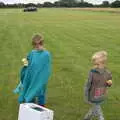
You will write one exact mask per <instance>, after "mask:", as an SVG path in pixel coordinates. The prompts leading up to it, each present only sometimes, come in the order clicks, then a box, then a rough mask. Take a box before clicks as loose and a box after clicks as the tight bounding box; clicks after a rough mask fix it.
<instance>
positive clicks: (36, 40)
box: [32, 34, 44, 46]
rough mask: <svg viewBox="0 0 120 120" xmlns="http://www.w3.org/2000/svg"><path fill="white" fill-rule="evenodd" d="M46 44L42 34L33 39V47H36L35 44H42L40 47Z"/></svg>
mask: <svg viewBox="0 0 120 120" xmlns="http://www.w3.org/2000/svg"><path fill="white" fill-rule="evenodd" d="M43 43H44V38H43V36H42V35H41V34H35V35H34V36H33V37H32V45H33V46H34V45H35V44H40V45H43Z"/></svg>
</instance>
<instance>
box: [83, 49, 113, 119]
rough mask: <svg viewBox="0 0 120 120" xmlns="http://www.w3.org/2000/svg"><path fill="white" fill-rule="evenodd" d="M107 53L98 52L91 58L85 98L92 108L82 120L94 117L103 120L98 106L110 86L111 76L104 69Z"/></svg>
mask: <svg viewBox="0 0 120 120" xmlns="http://www.w3.org/2000/svg"><path fill="white" fill-rule="evenodd" d="M106 60H107V52H105V51H99V52H96V53H95V54H94V55H93V56H92V62H93V64H94V67H93V69H91V70H90V73H89V77H88V81H87V84H86V87H85V97H86V100H87V101H88V103H91V104H92V108H91V109H90V110H89V112H88V113H87V114H86V115H85V117H84V120H91V119H92V117H94V116H96V117H98V119H99V120H104V117H103V113H102V110H101V106H100V104H101V103H102V102H103V101H104V100H105V97H106V92H107V87H110V86H111V85H112V75H111V73H110V72H109V71H108V70H107V69H106V67H105V65H106Z"/></svg>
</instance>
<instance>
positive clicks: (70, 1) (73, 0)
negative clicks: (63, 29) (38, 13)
mask: <svg viewBox="0 0 120 120" xmlns="http://www.w3.org/2000/svg"><path fill="white" fill-rule="evenodd" d="M31 6H32V7H38V8H42V7H58V8H59V7H68V8H70V7H113V8H119V7H120V1H119V0H116V1H114V2H112V3H110V2H109V1H103V2H102V4H100V5H94V4H91V3H88V2H85V1H84V0H59V1H56V2H54V3H51V2H44V3H43V4H40V3H38V4H34V3H27V4H24V3H17V4H5V3H3V2H0V8H25V7H31Z"/></svg>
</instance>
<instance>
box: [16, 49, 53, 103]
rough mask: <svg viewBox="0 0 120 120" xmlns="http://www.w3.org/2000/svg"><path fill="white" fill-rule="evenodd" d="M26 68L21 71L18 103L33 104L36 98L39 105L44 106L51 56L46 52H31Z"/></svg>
mask: <svg viewBox="0 0 120 120" xmlns="http://www.w3.org/2000/svg"><path fill="white" fill-rule="evenodd" d="M27 60H28V66H24V67H23V68H22V69H21V75H20V84H19V85H18V87H17V89H16V90H18V89H19V90H20V91H19V90H18V91H19V92H20V96H19V99H18V101H19V103H22V102H26V103H29V102H34V99H35V97H38V102H39V104H41V105H44V104H45V93H46V86H47V83H48V79H49V77H50V74H51V55H50V53H49V52H48V51H46V50H32V51H31V52H30V53H29V54H28V56H27Z"/></svg>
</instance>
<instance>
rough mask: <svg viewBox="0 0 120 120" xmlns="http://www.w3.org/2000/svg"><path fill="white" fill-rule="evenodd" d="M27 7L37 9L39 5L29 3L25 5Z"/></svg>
mask: <svg viewBox="0 0 120 120" xmlns="http://www.w3.org/2000/svg"><path fill="white" fill-rule="evenodd" d="M25 7H37V5H36V4H34V3H27V4H25Z"/></svg>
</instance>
